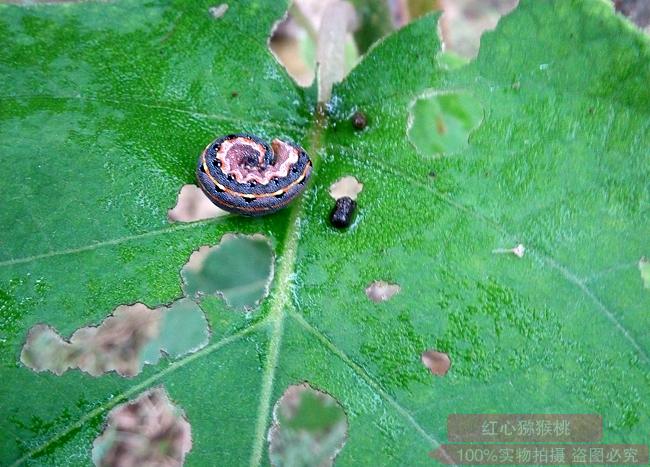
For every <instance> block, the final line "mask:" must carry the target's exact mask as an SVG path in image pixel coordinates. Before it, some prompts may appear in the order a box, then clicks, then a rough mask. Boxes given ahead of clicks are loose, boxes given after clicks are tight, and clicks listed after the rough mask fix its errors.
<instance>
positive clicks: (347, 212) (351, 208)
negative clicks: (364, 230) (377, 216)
mask: <svg viewBox="0 0 650 467" xmlns="http://www.w3.org/2000/svg"><path fill="white" fill-rule="evenodd" d="M356 209H357V202H356V201H354V200H353V199H352V198H350V197H349V196H344V197H343V198H339V199H337V200H336V205H335V206H334V209H332V213H331V214H330V222H331V223H332V225H333V226H334V227H336V228H338V229H344V228H346V227H350V225H351V224H352V221H353V220H354V214H355V211H356Z"/></svg>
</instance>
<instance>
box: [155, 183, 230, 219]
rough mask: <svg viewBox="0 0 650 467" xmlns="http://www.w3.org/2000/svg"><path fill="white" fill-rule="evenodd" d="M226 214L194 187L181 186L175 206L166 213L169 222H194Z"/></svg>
mask: <svg viewBox="0 0 650 467" xmlns="http://www.w3.org/2000/svg"><path fill="white" fill-rule="evenodd" d="M226 214H228V212H227V211H224V210H223V209H219V208H218V207H216V206H215V205H214V204H213V203H212V201H210V199H208V197H207V196H205V194H204V193H203V192H202V191H201V189H200V188H199V187H198V186H196V185H183V187H182V188H181V191H180V192H179V193H178V201H176V206H174V207H173V208H172V209H170V210H169V211H167V216H168V217H169V220H170V221H171V222H195V221H200V220H205V219H213V218H215V217H219V216H224V215H226Z"/></svg>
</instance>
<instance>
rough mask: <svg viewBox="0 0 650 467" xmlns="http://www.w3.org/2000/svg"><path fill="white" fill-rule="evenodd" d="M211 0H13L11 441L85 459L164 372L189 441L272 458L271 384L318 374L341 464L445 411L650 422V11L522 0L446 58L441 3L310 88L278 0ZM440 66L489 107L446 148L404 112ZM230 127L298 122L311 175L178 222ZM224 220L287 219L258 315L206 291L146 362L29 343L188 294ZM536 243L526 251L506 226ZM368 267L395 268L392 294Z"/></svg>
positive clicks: (192, 457) (6, 77) (7, 326)
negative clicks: (203, 341)
mask: <svg viewBox="0 0 650 467" xmlns="http://www.w3.org/2000/svg"><path fill="white" fill-rule="evenodd" d="M210 6H213V3H212V2H207V1H192V2H185V1H181V0H177V1H171V0H169V1H166V0H151V1H149V2H146V3H145V4H143V3H142V2H140V1H135V0H124V1H118V2H114V3H79V4H74V5H71V4H65V5H56V6H53V5H44V6H34V7H28V8H20V7H9V6H3V7H1V8H0V13H1V14H0V37H1V38H2V40H1V42H2V44H3V47H2V48H0V74H1V76H2V77H3V78H2V84H3V86H2V87H3V90H2V97H0V100H1V102H2V105H1V106H0V135H1V136H0V145H1V153H0V154H1V157H0V179H1V180H2V191H1V193H0V201H1V204H2V206H3V208H2V210H0V224H2V225H3V229H1V230H0V332H1V333H2V334H1V340H0V350H1V353H0V358H1V370H0V371H1V381H2V383H0V384H1V385H2V386H1V390H0V411H1V414H2V419H3V423H2V426H1V427H0V430H1V433H2V436H0V456H1V461H2V463H4V464H6V463H12V462H15V461H25V462H28V463H33V464H47V465H55V464H56V465H59V464H68V465H81V464H88V463H90V462H91V461H90V450H91V447H92V441H93V439H94V438H95V437H96V436H97V435H98V434H99V433H100V431H101V429H102V424H103V422H104V419H105V415H106V413H107V411H108V410H109V409H110V408H112V407H114V406H115V405H116V404H118V403H120V402H123V401H125V400H128V399H131V398H134V397H136V396H137V395H138V394H140V393H141V392H142V391H144V390H146V389H147V388H150V387H154V386H157V385H164V387H165V388H166V390H167V391H168V392H169V394H170V397H171V399H172V400H173V401H174V402H175V403H176V404H177V405H178V406H179V407H181V408H182V409H183V410H184V411H185V413H186V415H187V417H188V420H189V421H190V423H191V425H192V436H193V448H192V451H191V452H190V454H189V455H188V457H187V459H186V461H187V464H188V465H210V464H214V463H219V464H223V465H242V464H246V463H249V462H250V463H251V464H253V465H257V464H258V463H262V464H267V463H268V455H267V451H266V448H267V447H266V440H265V438H266V432H267V430H268V427H269V425H270V413H271V409H272V407H273V404H274V402H275V401H276V400H277V399H278V398H279V397H280V396H281V394H282V393H283V392H284V390H285V388H286V387H287V386H289V385H291V384H296V383H299V382H301V381H308V382H309V383H310V385H312V386H313V387H314V388H317V389H320V390H322V391H325V392H327V393H328V394H330V395H332V397H334V398H335V399H336V400H337V401H338V402H339V403H340V404H341V406H342V407H343V408H344V410H345V412H346V414H347V416H348V424H349V437H348V440H347V443H346V445H345V447H344V448H343V450H342V451H341V453H340V454H339V456H338V457H337V463H338V465H364V464H366V465H367V464H372V465H395V464H402V465H429V464H430V463H432V462H433V461H432V460H431V459H429V458H428V457H427V453H428V452H429V451H431V450H432V449H434V448H435V447H436V446H437V444H438V443H439V442H442V441H444V440H445V438H446V427H445V424H446V418H447V415H448V414H450V413H484V412H510V413H536V412H549V413H563V412H565V413H581V412H588V413H593V412H596V413H599V414H601V415H602V416H603V417H604V421H605V434H604V440H605V441H606V442H637V443H638V442H646V441H647V433H648V432H649V431H650V418H649V414H650V410H649V407H648V404H649V401H650V384H649V383H650V371H649V369H650V361H649V358H648V352H649V350H648V349H650V333H649V332H648V329H650V326H649V324H650V317H649V315H648V310H649V309H650V294H649V293H648V290H646V289H644V288H643V283H642V280H641V277H640V274H639V270H638V268H637V263H638V260H639V258H640V257H641V256H643V255H646V256H647V255H648V254H649V253H648V248H650V245H648V231H649V230H650V220H649V219H650V217H649V216H648V206H649V205H650V204H649V201H650V193H649V187H648V183H647V181H648V180H649V179H650V173H649V172H650V164H649V163H648V162H649V160H648V149H647V148H648V147H650V141H649V140H650V110H649V109H650V88H649V87H648V83H649V82H650V60H649V58H650V50H649V47H650V46H649V42H648V39H647V37H644V36H642V35H641V34H640V33H639V32H638V31H636V30H635V29H634V28H633V27H632V26H631V25H630V24H628V23H627V22H626V21H625V20H623V19H621V18H619V17H616V16H615V15H614V14H613V12H612V9H611V7H610V6H609V5H608V4H607V3H605V2H604V1H599V0H591V1H577V0H561V1H560V0H558V1H536V0H528V1H522V5H521V6H520V7H519V9H518V10H517V11H515V12H514V13H513V14H512V15H510V16H508V17H506V18H504V19H503V20H502V22H501V24H500V25H499V27H498V28H497V30H496V31H495V32H492V33H488V34H486V35H485V36H484V37H483V41H482V46H481V51H480V54H479V56H478V58H477V59H476V60H475V61H473V62H471V63H470V64H469V65H467V66H465V67H461V68H459V69H456V70H446V69H445V68H444V67H441V66H440V65H439V64H438V61H437V59H436V57H437V54H438V52H439V48H440V46H439V41H438V38H437V34H436V23H437V17H436V16H427V17H424V18H423V19H421V20H419V21H417V22H415V23H413V24H411V25H409V26H407V27H405V28H403V29H402V30H401V31H399V32H398V33H396V34H394V35H393V36H390V37H388V38H387V39H385V40H383V41H382V42H381V43H380V44H379V45H378V46H377V47H375V48H373V49H372V50H371V51H370V52H369V53H368V55H367V56H366V57H365V58H364V59H363V61H362V62H361V63H360V64H359V65H358V66H357V68H355V70H353V72H352V73H351V74H350V76H349V77H348V78H347V79H346V80H345V81H344V82H343V83H342V84H340V85H339V86H337V87H335V89H334V93H333V99H332V101H331V104H330V106H329V107H328V114H327V115H326V116H318V114H317V113H316V112H315V110H316V103H315V99H314V92H313V89H307V90H303V89H301V88H298V87H297V86H296V85H295V84H294V83H293V82H292V80H291V79H290V78H289V77H288V76H287V74H286V73H285V71H284V70H283V69H282V67H281V66H280V65H279V64H278V63H276V61H275V60H274V58H273V57H272V55H271V54H270V53H269V52H268V50H267V36H268V34H269V32H270V31H271V28H272V25H273V23H274V22H275V21H276V20H277V19H278V18H280V17H281V16H282V15H283V14H284V11H285V9H286V4H284V3H283V2H274V1H268V2H261V1H259V0H251V1H240V2H231V4H230V5H229V9H228V11H227V13H226V14H225V15H224V16H223V17H222V18H220V19H214V18H212V17H211V16H210V15H209V13H208V8H209V7H210ZM432 91H436V92H463V93H468V94H470V95H472V96H473V97H474V98H475V99H476V100H477V101H478V102H479V103H480V105H481V107H482V108H483V113H484V115H483V120H482V123H481V125H480V126H479V127H478V128H477V129H476V130H475V131H473V132H472V133H471V134H470V136H469V145H468V147H467V148H465V149H464V150H462V151H460V152H458V153H455V154H453V155H451V156H448V157H438V158H434V157H423V156H421V155H420V154H419V153H418V152H417V151H416V149H415V147H414V146H413V145H412V144H411V142H410V141H409V139H408V137H407V134H406V132H407V121H408V109H409V106H410V105H411V103H412V102H413V101H414V100H415V99H416V98H417V97H419V96H422V95H426V94H427V93H428V92H432ZM357 109H360V110H363V111H364V112H365V113H366V114H367V115H368V118H369V125H368V128H367V129H366V130H364V131H362V132H358V131H355V130H354V129H353V127H352V124H351V122H350V120H349V119H350V117H351V115H352V114H353V113H354V111H355V110H357ZM315 115H316V116H315ZM230 132H251V133H255V134H257V135H259V136H261V137H262V138H267V139H271V138H273V137H279V138H287V139H293V140H296V141H298V142H300V143H301V144H303V145H304V147H305V148H306V149H307V151H308V152H309V154H310V155H311V156H312V157H313V158H314V159H315V160H316V167H315V171H314V175H313V178H312V184H311V186H310V188H309V189H308V191H307V192H306V193H305V195H304V196H303V197H302V199H301V200H300V201H299V202H297V203H295V204H293V205H292V206H291V207H290V208H288V209H287V210H285V211H283V212H281V213H278V214H276V215H273V216H270V217H266V218H261V219H247V218H241V217H236V216H229V217H225V218H219V219H216V220H213V221H203V222H196V223H192V224H174V225H170V224H169V223H168V221H167V216H166V212H167V209H168V208H170V207H171V206H172V205H173V204H174V202H175V199H176V195H177V192H178V190H179V189H180V187H181V186H182V185H183V184H185V183H193V180H194V175H193V173H194V167H195V161H196V157H197V156H198V154H199V153H200V151H201V150H202V149H203V148H204V147H205V145H206V144H207V143H208V142H210V141H211V140H212V139H214V138H215V137H217V136H219V135H222V134H225V133H230ZM431 171H435V173H436V174H437V175H436V177H435V178H432V177H430V176H429V173H430V172H431ZM344 175H354V176H355V177H357V178H358V179H359V180H360V181H361V182H362V183H363V184H364V190H363V192H362V193H361V194H360V196H359V198H358V203H359V215H358V218H357V222H356V223H355V225H354V226H353V227H352V228H351V229H349V230H348V231H337V230H334V229H332V228H331V227H329V225H328V222H327V216H328V213H329V211H330V209H331V207H332V204H333V200H332V199H331V198H330V196H329V194H328V192H327V191H328V187H329V185H330V184H331V183H333V182H334V181H336V180H337V179H339V178H340V177H341V176H344ZM225 233H244V234H254V233H262V234H264V235H266V236H267V237H268V238H270V240H271V244H272V246H273V248H274V250H275V254H276V261H277V262H276V268H275V277H274V280H273V283H272V285H271V293H270V295H269V297H268V298H266V299H265V300H264V301H263V303H262V304H261V306H260V307H259V309H258V310H257V311H256V312H255V313H253V314H251V315H250V316H247V315H245V314H242V313H238V312H234V311H232V310H230V309H228V308H227V307H226V306H225V304H224V303H223V302H222V301H220V300H219V299H217V298H207V299H205V300H204V301H203V302H202V303H201V307H202V309H203V310H204V312H205V313H206V316H207V318H208V320H209V322H210V326H211V330H212V340H211V342H210V344H208V346H206V347H204V348H203V349H201V350H200V351H198V352H196V353H193V354H191V355H189V356H185V357H182V358H180V359H177V360H173V359H163V360H161V362H160V363H159V364H158V365H151V366H147V367H145V369H144V371H143V372H142V373H141V374H140V375H138V376H137V377H135V378H132V379H127V378H122V377H119V376H118V375H115V374H109V375H105V376H102V377H98V378H93V377H90V376H88V375H86V374H83V373H80V372H78V371H70V372H68V373H66V374H64V375H63V376H55V375H53V374H51V373H40V374H37V373H34V372H33V371H31V370H29V369H27V368H25V367H24V366H22V365H21V364H20V363H19V354H20V349H21V347H22V345H23V342H24V339H25V337H26V334H27V331H28V329H29V328H30V327H31V326H33V325H34V324H36V323H46V324H49V325H51V326H53V327H55V328H56V329H57V330H59V331H60V332H61V334H62V335H64V336H69V335H70V334H71V333H72V332H73V331H74V330H75V329H77V328H79V327H80V326H85V325H88V324H89V323H100V322H101V321H102V320H103V319H104V318H105V317H106V316H107V315H109V314H110V313H111V311H112V310H113V309H114V308H115V307H116V306H118V305H120V304H125V303H134V302H138V301H139V302H144V303H146V304H147V305H148V306H150V307H153V306H158V305H160V304H166V303H171V302H173V301H174V300H176V299H177V298H179V297H181V296H182V295H183V293H182V290H181V285H180V284H181V282H180V277H179V271H180V269H181V267H182V266H183V264H184V263H185V262H186V261H187V258H188V257H189V255H190V254H191V252H192V251H193V250H195V249H196V248H198V247H199V246H200V245H205V244H210V245H215V244H217V243H218V242H219V240H220V238H221V237H222V235H223V234H225ZM518 243H522V244H524V245H525V246H526V248H527V252H526V255H525V256H524V258H522V259H519V258H516V257H514V256H512V255H503V254H493V253H492V250H494V249H496V248H506V247H507V248H510V247H513V246H515V245H516V244H518ZM373 280H386V281H389V282H394V283H397V284H399V285H400V287H401V292H400V293H399V294H398V295H396V296H395V297H393V298H392V299H391V300H390V301H388V302H386V303H380V304H376V303H373V302H371V301H370V300H368V299H367V297H366V296H365V293H364V289H365V287H366V286H367V285H368V284H369V283H370V282H372V281H373ZM430 348H435V349H437V350H441V351H445V352H447V353H448V354H449V356H450V358H451V361H452V366H451V369H450V371H449V373H448V374H447V375H446V376H445V377H444V378H437V377H433V376H432V375H431V374H430V373H429V372H428V370H427V369H426V368H425V367H424V366H423V365H422V364H421V362H420V354H421V352H423V351H425V350H427V349H430Z"/></svg>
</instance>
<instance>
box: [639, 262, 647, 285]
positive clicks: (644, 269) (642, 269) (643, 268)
mask: <svg viewBox="0 0 650 467" xmlns="http://www.w3.org/2000/svg"><path fill="white" fill-rule="evenodd" d="M639 272H640V273H641V280H642V281H643V287H645V288H646V289H650V260H648V258H646V257H645V256H644V257H643V258H641V259H640V260H639Z"/></svg>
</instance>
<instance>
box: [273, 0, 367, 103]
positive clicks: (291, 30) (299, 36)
mask: <svg viewBox="0 0 650 467" xmlns="http://www.w3.org/2000/svg"><path fill="white" fill-rule="evenodd" d="M356 16H357V15H356V12H355V10H354V8H353V7H352V5H351V4H350V3H349V2H346V1H336V2H331V1H325V2H313V1H301V0H297V1H294V2H293V3H292V4H291V8H290V9H289V12H288V14H287V15H286V16H285V17H284V18H283V19H282V20H280V21H278V22H277V23H276V24H275V26H274V28H273V32H272V35H271V39H270V40H269V49H270V50H271V52H272V53H273V55H274V56H275V58H276V59H277V61H278V62H279V63H280V64H281V65H282V66H284V68H285V69H286V70H287V72H288V73H289V75H290V76H291V77H292V78H293V79H295V80H296V82H297V83H298V84H299V85H300V86H309V85H310V84H311V83H312V82H313V81H314V77H315V76H316V63H317V62H318V63H319V74H320V80H319V88H322V87H323V86H324V87H327V88H331V85H332V83H334V82H338V81H340V80H342V79H343V78H344V77H345V75H346V74H347V73H349V71H350V70H351V69H352V68H353V67H354V65H355V64H356V63H357V61H358V58H359V51H358V49H357V46H356V42H355V40H354V37H353V36H352V31H353V30H354V29H356V26H357V18H356ZM321 83H324V84H323V85H321ZM328 93H329V90H328V91H327V92H326V94H328ZM322 94H323V92H322V89H319V96H321V95H322ZM319 100H320V101H321V102H323V101H327V100H329V98H328V97H327V96H323V98H322V99H319Z"/></svg>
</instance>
